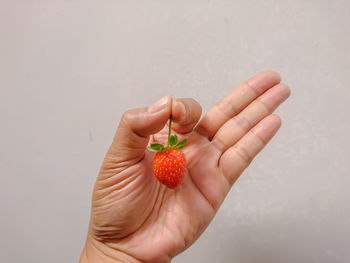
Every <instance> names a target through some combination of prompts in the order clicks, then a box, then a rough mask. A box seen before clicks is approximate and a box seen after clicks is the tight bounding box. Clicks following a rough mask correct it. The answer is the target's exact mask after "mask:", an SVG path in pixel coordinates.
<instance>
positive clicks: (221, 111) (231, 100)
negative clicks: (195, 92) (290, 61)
mask: <svg viewBox="0 0 350 263" xmlns="http://www.w3.org/2000/svg"><path fill="white" fill-rule="evenodd" d="M280 81H281V77H280V75H279V74H278V73H276V72H273V71H265V72H262V73H260V74H258V75H256V76H254V77H252V78H250V79H249V80H247V81H245V82H243V83H242V84H240V85H239V86H238V87H237V88H235V89H233V90H232V91H231V92H230V93H229V94H228V95H227V96H226V97H225V98H223V99H222V100H221V101H220V102H219V103H218V104H216V105H215V106H214V107H213V108H212V109H211V110H209V111H208V113H207V114H206V115H205V116H204V117H203V119H202V120H201V121H200V122H199V124H198V126H197V127H196V128H195V130H196V131H198V132H199V133H200V134H202V135H204V136H207V137H208V138H209V139H210V140H211V139H212V138H213V136H214V135H215V133H216V132H217V131H218V130H219V128H220V127H221V126H222V125H223V124H224V123H225V122H226V121H228V120H229V119H231V118H232V117H233V116H235V115H236V114H238V113H239V112H240V111H242V110H243V109H244V108H245V107H246V106H247V105H248V104H250V103H251V102H252V101H253V100H254V99H255V98H257V97H258V96H260V95H261V94H262V93H264V92H265V91H266V90H268V89H270V88H272V87H273V86H275V85H276V84H278V83H279V82H280Z"/></svg>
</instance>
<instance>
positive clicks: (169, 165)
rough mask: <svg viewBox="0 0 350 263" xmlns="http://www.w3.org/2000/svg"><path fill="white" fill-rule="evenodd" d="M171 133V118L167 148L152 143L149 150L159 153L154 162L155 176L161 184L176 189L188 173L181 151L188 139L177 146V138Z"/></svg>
mask: <svg viewBox="0 0 350 263" xmlns="http://www.w3.org/2000/svg"><path fill="white" fill-rule="evenodd" d="M170 132H171V116H170V121H169V137H168V145H167V147H164V146H163V145H162V144H160V143H152V144H151V147H149V148H148V150H150V151H157V154H156V155H155V157H154V161H153V172H154V175H155V176H156V178H157V179H158V181H159V182H161V183H162V184H164V185H166V186H167V187H169V188H171V189H174V188H176V187H177V186H178V185H179V184H180V183H181V181H182V178H183V177H184V175H185V172H186V159H185V155H184V153H183V152H182V151H181V149H182V148H183V147H184V146H185V145H186V142H187V139H184V140H182V141H181V142H179V143H178V144H176V143H177V136H176V135H170Z"/></svg>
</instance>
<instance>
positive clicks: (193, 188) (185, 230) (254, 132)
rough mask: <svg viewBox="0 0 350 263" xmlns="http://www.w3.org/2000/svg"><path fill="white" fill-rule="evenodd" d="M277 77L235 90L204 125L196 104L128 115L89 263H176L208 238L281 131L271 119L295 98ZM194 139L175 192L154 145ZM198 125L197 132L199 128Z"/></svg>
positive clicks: (108, 161) (99, 203) (178, 102)
mask: <svg viewBox="0 0 350 263" xmlns="http://www.w3.org/2000/svg"><path fill="white" fill-rule="evenodd" d="M289 94H290V91H289V89H288V87H287V86H286V85H284V84H281V83H280V76H279V75H278V74H277V73H274V72H271V71H267V72H263V73H261V74H258V75H256V76H255V77H253V78H251V79H249V80H247V81H246V82H244V83H242V84H241V85H239V86H238V87H237V88H235V89H234V90H232V91H231V92H230V93H229V94H228V95H227V96H226V97H225V98H224V99H223V100H222V101H220V102H219V103H218V104H217V105H215V106H214V107H213V108H212V109H211V110H210V111H209V112H208V113H207V114H206V115H205V116H204V117H203V118H202V119H201V121H200V122H199V123H198V121H199V119H200V116H201V111H202V110H201V106H200V105H199V104H198V103H197V102H196V101H195V100H193V99H189V98H184V99H172V98H171V97H164V98H163V99H162V100H160V101H159V102H157V103H156V104H154V105H153V106H151V107H149V108H141V109H134V110H129V111H127V112H126V113H125V114H124V115H123V117H122V119H121V121H120V124H119V127H118V129H117V132H116V134H115V137H114V140H113V143H112V145H111V146H110V148H109V150H108V152H107V154H106V157H105V159H104V161H103V164H102V168H101V171H100V173H99V175H98V178H97V181H96V185H95V189H94V193H93V198H92V212H91V220H90V226H89V232H88V237H87V241H86V245H85V248H84V251H83V253H82V256H81V262H120V261H122V262H140V261H141V262H169V261H170V260H171V259H172V258H173V257H174V256H176V255H177V254H179V253H181V252H182V251H184V250H185V249H186V248H188V247H189V246H190V245H191V244H193V242H194V241H195V240H196V239H197V238H198V237H199V236H200V235H201V233H202V232H203V231H204V230H205V228H206V227H207V226H208V224H209V223H210V221H211V220H212V219H213V217H214V215H215V214H216V212H217V210H218V208H219V207H220V205H221V203H222V202H223V200H224V199H225V197H226V195H227V194H228V192H229V190H230V188H231V186H232V185H233V183H234V182H235V181H236V180H237V178H238V177H239V175H240V174H241V173H242V172H243V170H244V169H245V168H246V167H247V166H248V165H249V164H250V162H251V161H252V159H253V158H254V157H255V156H256V154H257V153H258V152H259V151H260V150H261V149H262V148H263V147H264V146H265V145H266V144H267V142H268V141H269V140H270V139H271V138H272V137H273V136H274V134H275V133H276V132H277V130H278V129H279V127H280V125H281V120H280V118H279V117H278V116H277V115H271V113H272V112H273V111H274V110H275V109H276V108H277V107H278V106H279V105H280V104H281V103H282V102H283V101H284V100H285V99H287V97H288V96H289ZM170 115H172V120H173V124H172V133H175V134H177V135H178V137H179V140H182V139H183V138H188V143H187V145H186V147H185V148H184V150H183V151H184V154H185V156H186V159H187V171H186V174H185V177H184V179H183V181H182V183H181V184H180V186H179V187H178V188H176V189H175V190H171V189H168V188H166V187H165V186H164V185H162V184H160V183H159V182H158V181H157V179H156V178H155V176H154V175H153V170H152V163H153V157H154V154H155V153H153V152H148V151H147V150H146V147H147V146H148V145H149V143H150V142H159V143H163V144H166V142H167V135H168V127H166V123H167V121H168V119H169V117H170ZM196 124H197V125H196Z"/></svg>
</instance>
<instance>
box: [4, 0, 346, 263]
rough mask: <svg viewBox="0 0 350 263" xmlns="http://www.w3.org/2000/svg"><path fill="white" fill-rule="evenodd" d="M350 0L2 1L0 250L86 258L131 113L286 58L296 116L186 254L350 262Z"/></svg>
mask: <svg viewBox="0 0 350 263" xmlns="http://www.w3.org/2000/svg"><path fill="white" fill-rule="evenodd" d="M349 26H350V1H347V0H333V1H331V0H329V1H326V0H322V1H320V0H313V1H305V0H293V1H287V0H285V1H278V0H264V1H246V0H237V1H234V0H231V1H222V0H216V1H204V0H201V1H200V0H198V1H195V0H191V1H188V0H187V1H184V0H183V1H170V0H168V1H166V0H163V1H160V0H158V1H116V0H115V1H112V0H99V1H97V0H96V1H92V0H75V1H74V0H65V1H64V0H61V1H58V0H54V1H47V0H23V1H19V0H15V1H12V0H7V1H3V0H0V258H1V262H5V263H7V262H9V263H10V262H11V263H12V262H16V263H17V262H18V263H22V262H30V263H31V262H33V263H39V262H45V263H46V262H53V263H56V262H57V263H58V262H60V263H61V262H77V261H78V258H79V256H80V252H81V249H82V247H83V244H84V240H85V237H86V232H87V225H88V220H89V213H90V211H89V209H90V198H91V192H92V188H93V184H94V181H95V177H96V175H97V172H98V170H99V166H100V164H101V161H102V159H103V156H104V153H105V151H106V149H107V147H108V146H109V143H110V142H111V139H112V137H113V134H114V131H115V129H116V127H117V124H118V122H119V119H120V117H121V114H122V113H123V112H124V111H125V110H127V109H129V108H135V107H144V106H147V105H150V104H151V103H153V102H154V101H156V100H157V99H159V98H160V97H162V96H165V95H172V96H174V97H193V98H195V99H197V100H198V101H199V102H200V103H201V104H202V106H203V109H204V111H207V110H208V109H209V108H210V107H211V106H212V105H214V104H215V103H217V102H218V101H219V100H220V99H221V98H222V97H223V96H224V95H225V94H227V93H228V92H229V91H230V90H231V89H232V88H233V87H234V86H235V85H237V84H239V83H240V82H241V81H244V80H245V79H247V78H249V77H250V76H252V75H254V74H256V73H258V72H261V71H263V70H266V69H272V70H275V71H278V72H279V73H280V74H281V75H282V77H283V82H285V83H287V84H288V85H289V86H290V88H291V90H292V96H291V97H290V99H289V100H288V102H286V103H285V104H284V105H283V106H282V107H281V108H280V109H279V110H278V111H277V113H278V114H279V115H280V116H281V117H282V120H283V126H282V128H281V130H280V132H279V134H278V135H277V136H276V137H275V138H274V139H273V141H272V142H271V144H270V145H269V146H268V147H267V148H266V149H265V150H264V151H263V152H262V153H261V155H260V156H259V157H258V158H257V159H256V160H255V161H254V162H253V163H252V165H251V167H250V168H249V169H247V170H246V171H245V173H244V174H243V175H242V177H241V178H240V179H239V180H238V182H237V183H236V184H235V186H234V187H233V188H232V190H231V192H230V194H229V196H228V197H227V199H226V201H225V202H224V204H223V205H222V207H221V209H220V210H219V213H218V214H217V216H216V217H215V219H214V221H213V222H212V224H211V225H210V226H209V227H208V229H207V231H206V232H205V233H204V234H203V235H202V236H201V238H200V239H199V240H198V241H197V242H196V243H195V244H194V245H193V246H192V247H191V248H189V249H188V250H187V251H186V252H184V253H183V254H181V255H180V256H178V257H176V258H175V259H174V262H177V263H178V262H204V263H206V262H218V263H226V262H237V263H248V262H249V263H275V262H276V263H294V262H299V263H319V262H322V263H323V262H325V263H330V262H332V263H340V262H342V263H343V262H344V263H345V262H350V251H349V244H350V208H349V200H350V191H349V186H350V177H349V168H350V165H349V151H350V137H349V131H350V121H349V114H350V110H349V102H350V99H349V98H350V52H349V48H350V31H349Z"/></svg>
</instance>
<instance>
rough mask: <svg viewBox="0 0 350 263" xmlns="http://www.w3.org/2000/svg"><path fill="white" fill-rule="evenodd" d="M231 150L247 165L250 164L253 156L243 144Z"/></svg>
mask: <svg viewBox="0 0 350 263" xmlns="http://www.w3.org/2000/svg"><path fill="white" fill-rule="evenodd" d="M233 149H234V150H235V151H236V152H237V154H238V155H239V156H240V158H241V159H242V160H243V161H245V162H246V163H247V164H250V163H251V162H252V160H253V156H252V155H251V154H250V153H249V152H248V150H247V148H246V147H245V146H244V145H243V144H236V145H235V146H234V147H233Z"/></svg>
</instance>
